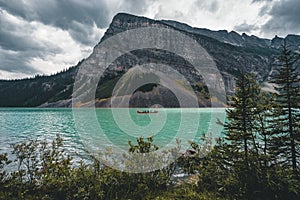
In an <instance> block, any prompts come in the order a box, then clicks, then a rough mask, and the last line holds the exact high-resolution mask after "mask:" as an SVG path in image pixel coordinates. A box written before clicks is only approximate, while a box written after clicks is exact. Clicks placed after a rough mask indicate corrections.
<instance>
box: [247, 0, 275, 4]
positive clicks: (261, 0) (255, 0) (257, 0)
mask: <svg viewBox="0 0 300 200" xmlns="http://www.w3.org/2000/svg"><path fill="white" fill-rule="evenodd" d="M268 1H269V2H270V1H273V0H252V3H260V2H268Z"/></svg>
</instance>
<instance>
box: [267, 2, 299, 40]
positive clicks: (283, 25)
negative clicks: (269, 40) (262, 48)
mask: <svg viewBox="0 0 300 200" xmlns="http://www.w3.org/2000/svg"><path fill="white" fill-rule="evenodd" d="M299 10H300V1H299V0H285V1H276V2H274V4H273V6H272V8H271V9H270V10H269V12H268V14H269V15H270V16H271V19H270V20H269V21H267V22H266V23H265V24H264V25H263V26H262V31H263V32H264V33H266V34H273V35H275V34H277V35H286V34H290V33H295V34H298V33H299V32H300V12H299ZM287 31H288V32H287Z"/></svg>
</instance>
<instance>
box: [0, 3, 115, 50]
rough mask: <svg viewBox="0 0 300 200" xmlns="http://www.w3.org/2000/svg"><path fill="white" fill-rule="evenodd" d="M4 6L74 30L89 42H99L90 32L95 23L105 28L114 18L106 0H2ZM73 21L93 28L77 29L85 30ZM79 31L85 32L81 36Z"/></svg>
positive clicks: (76, 37) (65, 28)
mask: <svg viewBox="0 0 300 200" xmlns="http://www.w3.org/2000/svg"><path fill="white" fill-rule="evenodd" d="M0 7H1V8H2V9H4V10H6V11H8V12H9V13H11V14H13V15H16V16H19V17H22V18H23V19H25V20H27V21H39V22H42V23H43V24H46V25H51V26H55V27H58V28H61V29H63V30H67V31H70V32H71V33H72V34H71V35H72V36H74V39H75V40H76V41H78V42H81V43H83V44H89V45H91V44H94V43H95V38H93V37H91V34H89V31H90V30H91V29H92V27H93V25H94V23H95V24H96V25H97V27H99V28H104V27H107V26H108V23H109V20H110V19H109V16H108V9H107V5H106V3H105V2H104V1H97V0H91V1H80V0H48V1H46V0H45V1H40V0H27V1H19V0H10V1H5V0H0ZM73 22H77V23H79V24H84V25H85V29H90V30H87V31H83V32H81V33H75V32H78V31H82V29H78V27H76V26H74V23H73ZM79 34H81V35H82V34H85V35H84V36H82V37H78V36H77V35H79ZM97 40H100V38H97Z"/></svg>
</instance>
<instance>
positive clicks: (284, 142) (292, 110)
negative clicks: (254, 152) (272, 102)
mask: <svg viewBox="0 0 300 200" xmlns="http://www.w3.org/2000/svg"><path fill="white" fill-rule="evenodd" d="M299 58H300V56H299V54H297V53H295V52H292V51H291V50H289V49H288V48H287V45H286V42H285V41H284V44H283V46H282V51H281V55H280V56H278V57H277V59H276V62H275V64H276V66H278V69H276V70H275V73H274V75H273V76H272V83H274V85H275V89H276V91H277V94H276V106H275V107H274V109H273V116H272V118H273V120H272V121H273V122H272V125H273V134H274V135H275V136H274V139H273V142H272V143H273V145H272V146H273V150H274V156H276V158H277V160H278V162H280V163H281V164H283V165H287V166H291V167H292V169H293V171H294V173H296V172H297V167H298V164H299V153H300V152H299V119H300V111H299V109H300V105H299V102H300V94H299V91H300V79H299V76H300V74H299V64H298V60H299ZM297 68H298V69H297ZM297 70H298V71H297Z"/></svg>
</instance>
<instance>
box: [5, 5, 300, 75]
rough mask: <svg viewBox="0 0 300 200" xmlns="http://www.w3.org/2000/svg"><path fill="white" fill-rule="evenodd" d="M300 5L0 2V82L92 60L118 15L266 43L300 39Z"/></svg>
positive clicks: (55, 70)
mask: <svg viewBox="0 0 300 200" xmlns="http://www.w3.org/2000/svg"><path fill="white" fill-rule="evenodd" d="M299 10H300V1H299V0H0V79H15V78H24V77H28V76H33V75H35V74H53V73H55V72H57V71H61V70H63V69H66V68H68V67H70V66H72V65H75V64H76V63H77V62H78V61H79V60H81V59H83V58H85V57H87V56H88V55H89V54H90V53H91V51H92V48H93V47H94V46H95V44H97V43H98V42H99V41H100V39H101V37H102V35H103V34H104V32H105V30H106V29H107V27H108V26H109V23H110V22H111V20H112V18H113V16H114V15H115V14H116V13H118V12H128V13H131V14H136V15H143V16H146V17H149V18H154V19H172V20H177V21H181V22H185V23H188V24H189V25H191V26H195V27H201V28H209V29H212V30H223V29H226V30H228V31H231V30H235V31H237V32H239V33H243V32H245V33H247V34H254V35H257V36H260V37H264V38H273V37H274V35H278V36H282V37H284V36H286V35H287V34H300V12H299Z"/></svg>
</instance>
